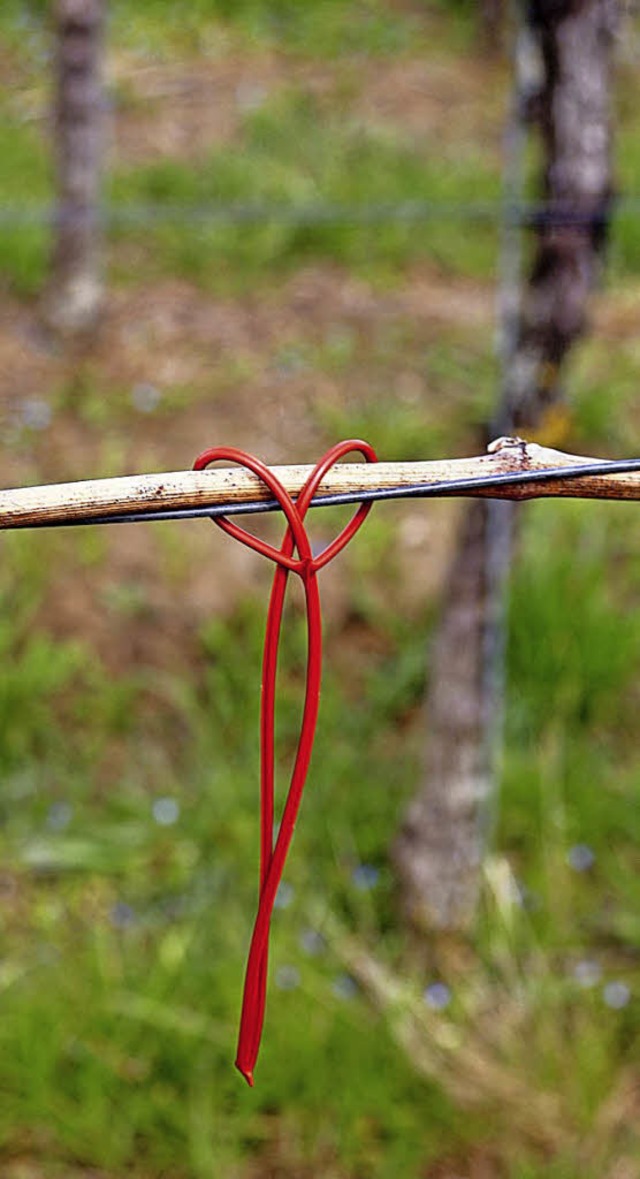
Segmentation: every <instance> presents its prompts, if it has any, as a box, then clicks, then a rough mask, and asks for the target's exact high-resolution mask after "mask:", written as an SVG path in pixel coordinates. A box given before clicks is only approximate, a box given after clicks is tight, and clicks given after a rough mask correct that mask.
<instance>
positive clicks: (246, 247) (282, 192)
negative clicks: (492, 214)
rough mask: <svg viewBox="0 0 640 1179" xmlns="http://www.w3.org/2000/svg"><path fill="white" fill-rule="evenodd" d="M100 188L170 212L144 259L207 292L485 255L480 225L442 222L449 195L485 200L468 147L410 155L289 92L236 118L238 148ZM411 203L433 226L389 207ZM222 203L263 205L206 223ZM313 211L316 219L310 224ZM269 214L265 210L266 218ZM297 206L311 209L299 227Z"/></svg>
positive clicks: (483, 181) (482, 262) (487, 186)
mask: <svg viewBox="0 0 640 1179" xmlns="http://www.w3.org/2000/svg"><path fill="white" fill-rule="evenodd" d="M111 192H112V199H113V202H114V205H115V206H116V208H117V206H118V205H119V204H123V205H126V203H127V202H130V203H132V204H134V205H135V204H139V205H142V206H145V205H149V206H153V207H155V208H157V209H158V210H159V214H160V217H162V212H163V210H165V211H166V213H165V215H166V217H167V220H168V221H169V222H170V221H171V217H172V213H174V214H175V212H176V210H177V215H176V224H175V225H171V224H168V225H165V226H161V225H159V226H158V227H157V228H155V229H154V227H153V222H152V221H151V222H150V224H149V226H148V227H147V230H146V233H145V240H146V241H147V242H148V245H149V255H150V258H151V259H153V260H154V262H155V265H157V266H158V268H160V269H162V270H164V271H165V272H167V271H170V272H179V273H182V274H186V275H187V276H188V277H190V278H192V279H195V280H196V281H198V282H200V283H202V284H204V285H208V286H214V287H215V286H219V285H223V286H224V285H225V284H226V285H228V284H229V283H233V284H237V283H238V281H242V282H244V283H245V284H248V283H255V281H256V280H257V279H261V280H262V281H263V282H264V281H265V279H269V278H272V277H273V275H274V273H277V272H278V271H280V270H282V269H283V268H284V269H285V270H290V269H292V268H293V267H294V266H299V265H301V264H304V263H305V261H307V260H310V259H315V258H324V259H332V260H334V261H336V262H340V263H342V264H344V265H347V266H350V267H353V268H355V269H358V270H360V271H363V272H365V273H366V274H367V275H369V276H372V275H376V274H377V275H378V276H379V275H380V272H381V271H383V272H385V271H386V272H394V271H397V269H398V268H402V267H404V266H406V265H408V264H409V262H414V263H415V262H419V261H420V260H421V259H429V260H430V261H432V262H435V263H436V264H437V265H439V266H440V267H441V268H442V270H443V271H445V272H448V273H458V272H461V273H465V274H470V275H487V274H488V273H490V270H491V267H492V265H493V263H494V259H495V247H496V241H495V233H494V231H493V229H492V228H490V227H487V226H486V225H482V224H480V225H475V226H473V227H472V226H467V227H462V228H461V226H460V225H459V224H458V223H457V222H454V223H452V222H451V221H450V220H449V219H448V217H447V215H446V212H445V215H444V216H443V210H445V211H446V209H447V207H448V205H449V203H450V202H451V201H452V200H462V201H464V200H467V201H473V202H482V200H483V199H487V198H490V197H495V196H497V193H498V176H497V172H496V169H495V167H492V166H491V164H490V163H488V162H487V161H486V160H485V159H484V158H483V156H482V155H481V153H480V152H479V151H477V150H476V149H475V148H474V147H473V146H469V147H468V148H467V150H466V151H461V150H459V148H456V150H455V152H453V151H452V152H449V153H447V151H446V150H445V151H443V150H442V149H441V146H440V145H438V146H436V145H435V144H434V143H425V144H423V145H421V147H420V150H416V145H415V144H414V143H411V142H409V141H403V139H402V138H401V137H398V136H392V135H390V134H388V133H382V132H374V131H369V130H366V129H365V128H364V127H363V126H361V125H359V124H358V123H356V122H354V121H353V120H350V119H349V118H346V119H345V118H344V117H343V116H339V115H337V114H335V113H332V111H331V110H330V109H329V110H327V109H325V108H324V107H323V106H322V105H320V104H319V103H318V102H317V101H315V100H314V99H313V98H312V97H310V96H309V95H306V94H304V93H303V92H300V91H291V92H290V93H287V94H284V95H281V96H279V97H278V98H277V99H274V100H273V101H271V102H269V103H268V104H266V105H265V107H264V108H263V109H262V110H261V111H259V112H258V113H256V114H253V115H252V116H250V117H248V118H247V119H246V122H245V127H244V132H243V136H242V142H241V146H240V147H239V148H238V147H230V148H224V149H222V150H220V151H217V152H215V153H214V154H213V155H211V156H210V157H209V158H208V159H205V160H203V162H202V163H201V164H200V165H199V166H197V167H195V166H190V165H188V164H182V163H179V162H177V161H175V160H173V161H172V160H166V161H163V162H162V163H160V164H153V165H149V166H147V167H144V168H136V169H134V170H131V171H129V172H128V173H122V174H120V175H116V176H115V177H114V178H113V184H112V190H111ZM422 201H424V202H427V203H429V202H431V203H433V205H434V206H435V213H434V217H433V219H431V220H430V219H429V218H425V219H424V220H423V219H421V218H418V219H415V218H414V217H412V216H411V215H409V216H408V217H406V218H403V216H402V213H400V217H399V218H396V217H394V214H393V210H394V207H395V206H402V207H408V206H411V205H412V204H414V203H416V202H422ZM226 206H231V207H241V208H245V209H249V210H251V209H252V208H254V209H255V208H260V209H264V210H266V212H267V215H266V220H263V218H262V216H260V215H259V216H257V217H256V218H254V217H252V216H251V215H249V217H248V219H247V220H245V221H243V220H242V219H241V221H240V224H234V220H233V215H232V216H231V218H230V219H229V220H227V219H226V218H225V216H224V213H223V214H222V216H221V217H220V220H216V217H215V209H216V208H220V209H221V210H224V209H225V207H226ZM327 206H329V207H334V208H335V209H336V213H335V215H334V216H335V219H334V218H333V217H332V215H331V214H329V215H328V216H327V219H326V221H324V220H323V213H322V210H323V209H324V208H326V207H327ZM316 208H317V209H318V210H319V213H320V219H319V223H315V224H314V223H313V221H314V209H316ZM208 209H210V210H211V216H210V217H207V215H206V210H208ZM269 209H273V210H275V212H274V213H273V214H272V215H271V217H269V215H268V210H269ZM288 209H291V210H292V215H291V216H289V215H288V214H287V212H286V211H287V210H288ZM351 209H354V210H355V213H354V216H351V215H350V210H351ZM190 210H192V211H193V212H192V214H191V216H192V221H191V224H189V211H190ZM203 210H204V211H205V212H204V215H203ZM296 210H301V211H302V215H300V213H296ZM305 210H311V218H310V219H309V221H308V223H307V222H306V221H305V217H304V211H305ZM343 210H344V211H343ZM385 210H387V211H388V212H384V211H385ZM360 216H361V217H362V220H361V221H360V223H358V218H359V217H360ZM137 233H138V236H139V231H137Z"/></svg>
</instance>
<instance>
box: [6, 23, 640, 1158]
mask: <svg viewBox="0 0 640 1179" xmlns="http://www.w3.org/2000/svg"><path fill="white" fill-rule="evenodd" d="M629 36H630V38H631V40H633V36H635V37H636V42H633V44H636V43H637V31H635V32H634V30H633V26H630V31H629ZM629 43H631V42H629ZM625 51H626V53H627V59H625ZM620 56H621V61H620V65H619V69H618V75H617V82H616V103H617V109H618V120H619V128H618V133H617V144H618V157H619V159H618V168H617V174H618V183H619V188H620V190H621V191H622V193H633V192H634V185H637V174H638V164H639V162H640V148H639V144H640V136H639V131H640V126H639V124H640V114H639V113H638V107H637V102H636V100H635V98H634V93H635V86H636V83H637V69H636V68H635V67H634V66H633V60H632V59H633V54H632V53H631V51H630V50H629V48H628V44H627V47H626V50H625V47H624V46H623V47H622V49H621V54H620ZM50 59H51V44H50V37H49V33H48V29H47V22H46V5H45V4H39V5H38V4H35V3H34V4H28V3H26V2H24V0H4V2H3V5H2V9H1V11H0V63H1V66H2V72H3V75H4V77H5V81H6V83H7V84H6V86H5V88H4V90H3V94H2V98H1V99H0V105H1V114H2V120H1V128H0V160H1V164H0V213H1V212H3V210H4V211H5V213H6V212H7V211H8V210H14V211H15V209H16V208H19V209H20V210H21V212H22V213H23V214H24V213H29V211H31V212H32V213H33V221H32V222H31V223H25V221H24V220H23V221H22V222H21V223H20V224H18V223H17V222H16V221H15V220H14V221H12V220H11V218H10V217H8V216H7V217H5V219H4V220H3V222H2V224H0V303H1V305H2V315H1V316H0V359H1V361H2V363H1V364H0V442H1V445H2V452H1V453H2V482H3V485H5V486H11V485H19V484H23V483H38V482H44V481H55V480H63V479H73V478H83V477H90V476H100V475H116V474H121V473H125V472H133V471H138V470H167V469H168V470H175V469H182V468H185V467H188V466H190V465H191V463H192V461H193V458H194V456H195V454H196V453H197V452H198V451H199V450H201V449H202V448H203V447H204V446H205V445H214V444H228V445H237V446H244V447H247V448H250V449H254V450H255V451H257V453H259V454H260V455H261V457H263V458H264V459H265V460H266V461H268V462H283V461H301V462H302V461H305V462H308V461H313V460H314V459H315V458H316V457H317V455H318V454H319V453H321V451H322V450H323V449H324V448H325V447H326V446H327V445H329V444H330V443H332V442H333V441H335V440H336V439H337V438H338V437H342V436H358V435H362V436H364V437H366V438H368V439H369V440H370V441H371V442H372V443H373V444H374V445H375V446H376V448H377V450H378V452H379V454H380V455H381V457H384V458H389V459H404V458H407V459H408V458H418V457H419V458H435V457H443V456H445V455H457V454H462V453H465V452H468V451H469V449H470V448H471V449H473V448H474V447H475V446H476V441H475V439H476V430H477V426H478V425H479V423H481V422H482V421H483V420H484V419H485V418H486V417H487V415H488V412H489V409H490V406H491V405H492V402H493V399H494V398H495V395H496V388H497V367H496V361H495V358H494V351H493V332H494V289H495V274H496V262H497V249H498V232H497V227H496V226H495V225H492V224H490V223H487V222H483V221H480V222H478V223H464V222H461V221H459V220H456V219H455V218H449V219H447V218H440V217H439V218H436V219H433V220H431V221H429V220H426V221H413V220H411V219H408V220H405V221H402V220H396V221H394V220H386V221H385V220H379V221H376V220H374V221H373V222H372V223H370V224H367V223H366V219H365V223H364V224H360V225H357V224H353V223H350V222H349V221H348V220H347V221H345V222H344V223H342V224H335V223H326V224H321V225H310V224H305V223H303V222H302V223H301V222H298V223H295V222H291V221H287V219H284V218H281V217H274V218H273V219H272V220H271V221H269V222H267V223H266V224H265V223H263V222H259V221H256V222H255V223H243V224H229V223H225V222H224V221H222V220H220V221H219V222H215V223H211V222H210V221H207V219H206V217H203V216H201V215H200V214H199V213H198V210H201V209H202V207H203V206H206V205H207V203H210V202H222V203H226V202H232V203H233V202H239V203H245V204H247V205H250V204H252V203H253V204H255V203H268V204H270V205H275V206H278V205H283V204H288V203H294V202H297V203H298V204H299V205H307V206H309V205H313V204H314V202H315V203H319V202H324V201H331V202H336V203H338V204H340V205H352V204H359V205H362V204H364V203H368V204H370V205H375V206H377V207H380V206H385V205H393V204H402V203H403V202H407V201H415V200H428V201H433V202H434V203H436V204H438V205H440V206H442V205H445V206H446V205H450V204H452V203H456V202H478V203H482V202H483V201H486V200H492V199H495V198H496V197H497V196H499V193H500V176H501V152H500V143H501V134H502V125H503V120H504V111H505V103H506V97H507V94H508V88H509V66H508V61H507V60H506V58H505V57H504V56H502V55H501V54H500V53H497V52H495V53H490V52H488V50H487V46H486V44H484V43H483V40H482V34H481V32H480V31H479V28H478V15H477V12H476V9H475V8H474V6H472V5H470V4H466V3H462V2H460V3H444V0H443V2H442V3H441V4H437V3H430V4H427V3H421V2H419V0H414V2H413V3H411V2H410V0H397V2H394V3H391V2H390V0H387V2H385V0H304V2H297V0H279V2H278V0H234V2H231V0H191V2H190V3H189V4H188V5H184V4H177V3H170V2H169V0H139V2H138V3H134V0H115V2H114V3H113V4H112V8H111V17H110V27H109V35H108V60H107V82H108V93H109V102H110V115H111V118H110V146H109V166H108V175H107V179H106V189H107V196H108V201H109V204H110V207H111V208H112V209H113V210H114V211H115V212H116V213H117V212H118V210H120V211H121V214H122V216H121V218H120V220H119V221H118V222H117V225H116V226H114V227H113V228H112V229H111V231H110V233H109V237H108V249H107V258H108V284H109V300H108V306H107V310H106V313H105V317H104V322H103V323H102V326H101V330H100V333H99V336H98V338H97V340H96V341H95V343H94V344H93V345H92V347H91V348H89V349H80V350H71V351H69V350H66V351H65V350H62V349H60V348H59V347H58V346H56V345H55V344H54V343H52V341H51V340H50V339H48V338H47V337H46V336H45V335H44V334H43V333H42V331H41V330H40V329H39V327H38V317H37V295H38V292H39V291H40V289H41V286H42V283H43V281H44V278H45V275H46V268H47V256H48V255H47V243H48V230H47V228H46V226H45V225H42V224H39V223H38V214H39V211H40V210H41V209H42V204H43V202H46V201H47V200H48V199H50V197H51V164H50V159H49V139H50V136H49V130H48V128H49V124H48V118H49V115H48V105H49V98H50V89H51V77H50V73H51V71H50V64H51V62H50ZM532 167H533V165H532ZM132 203H134V204H135V205H136V207H137V208H138V209H140V208H141V207H146V206H153V207H154V208H158V207H159V206H160V207H164V208H165V210H166V212H167V218H166V219H165V220H161V219H157V220H154V219H153V218H152V217H151V215H150V214H148V215H140V216H139V217H137V218H131V217H129V219H127V209H129V210H130V209H131V205H132ZM185 209H190V210H191V213H192V216H191V217H185V216H184V211H185ZM176 210H178V212H177V213H176ZM169 214H171V215H169ZM639 296H640V219H638V218H635V219H634V217H632V216H620V217H619V218H618V219H617V221H616V224H615V232H614V242H613V246H612V251H611V257H610V263H609V268H608V276H607V279H606V282H605V284H604V289H603V290H602V292H601V293H600V295H599V297H598V300H597V306H596V307H595V308H594V333H593V336H592V337H591V338H590V339H589V340H588V341H587V342H586V343H585V344H583V345H582V346H581V347H580V348H579V350H577V352H576V356H575V360H574V361H573V362H572V365H571V369H570V373H569V377H568V385H569V393H570V411H569V415H568V423H567V424H566V428H567V430H568V447H567V448H568V449H574V450H576V451H578V452H582V453H594V454H607V455H616V456H618V455H619V456H623V455H624V456H629V455H632V454H633V453H637V452H638V443H639V440H640V418H639V415H638V411H637V398H636V390H637V384H638V379H639V377H640V347H639V344H638V330H637V321H638V306H640V303H639ZM456 516H457V510H456V505H455V504H417V505H415V504H414V505H412V506H404V507H401V506H399V505H391V504H389V505H380V506H379V507H378V508H377V509H376V510H375V511H374V512H373V513H372V516H371V517H370V519H369V521H368V523H367V526H366V527H365V529H364V530H363V532H362V533H361V534H360V535H359V536H358V539H357V541H356V542H355V543H354V545H353V547H352V548H350V549H349V551H348V552H346V553H345V554H344V556H343V558H342V559H341V561H340V563H339V567H337V568H335V569H334V568H333V567H332V568H331V569H328V570H327V571H326V573H325V574H324V583H323V587H324V601H325V608H326V634H327V650H326V666H325V680H324V691H323V699H322V707H321V714H320V725H319V733H318V738H317V746H316V751H315V754H314V760H313V764H312V770H311V776H310V781H309V784H308V789H307V795H306V797H305V800H304V803H303V807H302V813H301V819H300V823H299V828H298V830H297V833H296V838H295V841H294V846H293V849H292V853H291V856H290V861H289V864H288V866H287V870H286V878H285V884H284V885H283V887H282V888H281V891H280V894H279V899H278V905H277V909H276V914H275V919H274V928H273V949H272V953H271V986H270V996H269V1004H268V1012H267V1023H266V1032H265V1038H264V1045H263V1050H262V1055H261V1058H260V1062H259V1066H258V1070H257V1077H256V1088H255V1090H254V1091H251V1092H250V1091H249V1090H248V1089H247V1088H246V1087H245V1086H244V1085H243V1084H242V1082H241V1081H240V1079H239V1077H238V1075H237V1074H236V1073H235V1071H234V1069H233V1067H232V1061H233V1057H234V1049H235V1035H236V1023H237V1018H238V1013H239V1003H240V994H241V982H242V975H243V969H244V961H245V955H246V951H247V946H248V938H249V934H250V928H251V922H252V917H253V911H254V907H255V899H256V875H257V775H258V764H257V761H258V755H257V712H258V705H259V674H260V670H259V669H260V658H261V656H260V650H261V642H262V629H263V622H264V594H265V591H266V587H267V585H268V579H269V571H268V570H267V569H265V568H262V566H261V562H260V561H259V559H258V558H257V557H253V556H251V555H248V554H245V553H244V552H242V553H238V552H237V551H236V548H235V546H233V545H232V543H231V541H229V540H228V539H227V538H225V537H223V536H222V535H221V534H219V533H218V532H217V531H214V529H212V528H211V527H210V526H209V525H208V524H207V523H205V522H193V523H185V524H156V525H145V526H140V527H133V526H130V527H123V528H118V529H113V530H106V529H105V530H92V529H87V530H84V529H80V530H78V531H74V530H69V531H62V530H61V531H55V532H51V533H48V534H37V533H31V534H30V533H25V534H13V535H10V534H6V535H4V536H3V538H2V542H1V546H2V548H1V553H2V559H1V560H0V653H1V666H0V808H1V809H0V814H1V819H2V825H1V827H0V915H1V919H2V930H1V936H2V942H1V945H0V1174H1V1175H2V1176H3V1177H6V1179H57V1177H63V1176H64V1177H69V1179H89V1176H90V1177H91V1179H122V1177H124V1176H125V1175H126V1176H131V1177H132V1179H160V1177H162V1179H210V1177H212V1176H216V1177H217V1176H224V1177H225V1179H226V1177H229V1179H304V1177H306V1176H326V1177H330V1179H383V1177H384V1179H386V1177H388V1179H391V1177H394V1179H395V1177H397V1176H403V1179H418V1177H420V1179H427V1177H428V1179H454V1177H456V1179H457V1177H465V1179H466V1177H468V1179H498V1177H505V1179H534V1177H538V1176H542V1175H545V1176H551V1177H552V1179H574V1177H575V1179H578V1177H580V1179H584V1177H592V1179H603V1177H608V1179H634V1177H636V1176H640V1140H639V1136H638V1132H637V1124H638V1114H639V1113H640V1072H639V1070H638V1061H637V1055H638V1035H639V1032H640V1001H639V984H640V963H639V951H640V883H639V880H640V875H639V871H638V870H639V868H640V850H639V849H640V812H639V811H638V784H639V782H640V750H639V748H638V739H637V730H636V723H637V714H638V704H639V690H638V678H637V675H636V667H637V662H638V654H639V651H640V622H638V616H637V615H636V613H635V607H636V606H637V604H638V600H639V598H640V540H639V539H638V528H637V519H636V510H635V508H634V506H632V505H603V504H594V503H587V504H582V503H574V504H571V503H564V504H552V503H548V502H544V503H541V504H535V505H530V506H528V507H527V509H526V519H525V522H524V528H523V535H522V542H521V552H520V558H519V563H518V568H517V571H516V573H515V577H514V585H513V595H512V605H511V641H510V649H509V681H510V693H509V699H508V714H507V745H506V751H505V759H504V773H503V785H502V794H501V814H500V823H499V829H498V832H497V835H496V841H495V846H494V848H493V851H492V855H491V858H490V860H489V862H488V864H487V869H486V882H485V889H484V899H483V906H482V912H481V915H480V918H479V922H478V928H477V930H476V931H475V933H474V937H473V939H472V941H470V942H469V944H468V945H466V946H464V947H463V948H462V949H461V948H460V947H458V950H457V953H456V954H455V955H453V956H452V958H451V966H450V970H449V972H448V974H447V975H446V976H443V975H440V974H439V975H438V976H435V975H434V976H430V975H428V973H427V974H426V975H425V971H424V968H423V967H422V966H421V962H420V955H419V953H417V952H416V948H415V947H408V946H407V945H406V943H405V939H404V935H403V930H402V926H401V923H400V920H399V916H398V904H397V897H396V893H395V889H394V880H393V877H392V873H391V870H390V866H389V862H388V851H389V844H390V841H391V838H392V836H393V833H394V831H395V830H396V828H397V825H398V823H399V821H400V817H401V815H402V812H403V808H404V807H405V805H406V803H407V801H408V799H409V798H410V797H411V795H412V793H413V792H414V790H415V789H416V787H417V785H418V783H419V780H420V773H421V764H422V751H423V743H424V740H425V738H426V732H427V728H428V718H426V719H425V717H424V714H423V711H422V707H421V704H422V700H423V693H424V686H425V679H426V676H427V673H428V638H429V635H430V633H431V629H432V626H433V622H434V620H435V618H436V617H437V607H438V600H439V594H440V590H441V588H442V581H443V577H444V574H445V571H446V563H447V558H448V555H449V552H450V550H451V545H452V541H453V537H454V532H455V520H456ZM336 519H337V517H336V518H335V519H334V518H332V519H329V520H327V519H326V518H324V517H323V520H322V521H318V522H317V523H315V524H314V527H315V530H316V533H317V535H318V537H319V538H320V539H321V538H322V535H323V530H326V532H328V533H330V532H331V529H332V527H333V526H334V525H335V522H336ZM270 527H271V528H272V529H273V527H274V526H273V524H272V525H271V526H270ZM272 534H273V535H276V533H275V532H272ZM287 623H288V625H287V636H288V637H287V639H286V642H285V651H284V656H283V663H282V670H281V676H280V691H279V714H278V725H279V729H278V731H279V742H280V746H279V747H280V750H281V758H282V763H281V764H282V778H283V779H284V777H285V774H286V767H287V765H288V756H289V754H290V753H291V750H292V748H293V745H294V743H295V740H296V733H297V723H298V716H299V702H300V690H301V678H300V677H301V666H302V664H303V657H304V637H303V633H302V620H301V611H300V603H299V601H298V600H297V599H296V596H295V594H294V595H292V602H291V604H290V606H289V607H288V616H287Z"/></svg>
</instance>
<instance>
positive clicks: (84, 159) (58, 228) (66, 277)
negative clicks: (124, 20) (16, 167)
mask: <svg viewBox="0 0 640 1179" xmlns="http://www.w3.org/2000/svg"><path fill="white" fill-rule="evenodd" d="M105 2H106V0H56V2H55V5H54V32H55V59H56V78H55V101H54V126H53V134H54V152H55V172H56V186H57V207H56V214H55V223H54V239H53V248H52V256H51V275H50V278H49V282H48V284H47V287H46V290H45V294H44V299H43V306H42V313H43V318H44V321H45V323H46V325H47V326H48V327H49V328H51V329H52V330H53V331H55V332H56V334H58V335H61V336H63V337H64V336H69V337H73V336H77V335H82V334H85V333H86V332H88V331H90V330H91V329H92V328H94V327H95V325H96V323H97V320H98V316H99V313H100V309H101V306H102V300H103V284H102V261H101V247H102V233H101V227H100V208H99V202H100V181H101V172H102V160H103V151H104V117H105V98H104V91H103V83H102V56H103V34H104V23H105Z"/></svg>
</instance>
